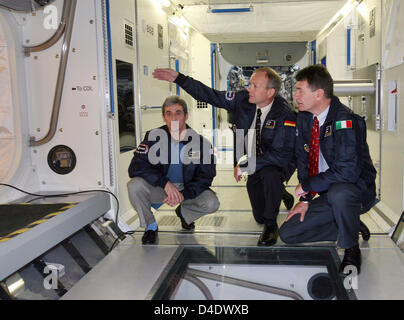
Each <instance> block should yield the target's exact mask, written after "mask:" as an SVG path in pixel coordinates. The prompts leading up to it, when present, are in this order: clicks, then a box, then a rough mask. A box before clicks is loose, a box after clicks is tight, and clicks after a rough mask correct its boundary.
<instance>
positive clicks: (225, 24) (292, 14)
mask: <svg viewBox="0 0 404 320" xmlns="http://www.w3.org/2000/svg"><path fill="white" fill-rule="evenodd" d="M171 2H172V3H174V4H176V5H178V6H179V7H181V8H182V9H180V11H181V12H182V14H183V16H184V17H185V18H186V19H187V21H188V22H189V23H190V24H191V25H192V27H194V28H195V29H196V30H198V31H199V32H200V33H202V34H203V35H205V36H206V37H207V38H208V39H209V40H210V41H212V42H227V43H228V42H271V41H275V42H278V41H287V42H289V41H311V40H314V38H315V36H316V34H317V33H318V32H319V31H320V30H321V29H322V28H323V27H324V26H325V25H326V24H327V23H328V22H329V21H330V20H331V19H332V17H333V16H334V15H335V14H336V13H337V11H338V10H339V9H341V8H342V7H343V5H344V4H345V3H346V2H347V1H346V0H317V1H316V0H314V1H303V0H300V1H299V0H295V1H290V0H283V1H282V0H267V1H247V0H237V1H229V0H205V1H197V0H171ZM250 5H251V6H252V11H251V12H241V13H211V12H210V9H235V8H246V7H249V6H250Z"/></svg>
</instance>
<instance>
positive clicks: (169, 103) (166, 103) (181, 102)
mask: <svg viewBox="0 0 404 320" xmlns="http://www.w3.org/2000/svg"><path fill="white" fill-rule="evenodd" d="M175 104H179V105H180V106H182V110H184V114H187V113H188V106H187V103H186V102H185V100H184V99H181V98H180V97H179V96H171V97H167V98H166V99H165V100H164V102H163V108H162V110H163V115H164V109H165V107H170V106H173V105H175Z"/></svg>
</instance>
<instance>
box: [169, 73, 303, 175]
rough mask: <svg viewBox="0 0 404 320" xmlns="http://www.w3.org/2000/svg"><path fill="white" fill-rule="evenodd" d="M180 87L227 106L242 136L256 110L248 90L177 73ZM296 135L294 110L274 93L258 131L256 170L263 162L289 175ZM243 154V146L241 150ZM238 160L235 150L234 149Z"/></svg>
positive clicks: (235, 127)
mask: <svg viewBox="0 0 404 320" xmlns="http://www.w3.org/2000/svg"><path fill="white" fill-rule="evenodd" d="M175 83H177V84H178V85H179V86H181V88H183V89H184V90H185V91H186V92H188V93H189V94H190V95H191V96H192V97H193V98H194V99H196V100H199V101H204V102H207V103H209V104H211V105H213V106H216V107H219V108H223V109H226V110H227V111H229V112H231V113H232V114H233V118H234V125H233V130H234V131H235V130H236V129H242V130H244V137H245V136H246V135H247V133H248V129H250V128H251V124H252V122H253V121H254V117H255V113H256V105H255V104H253V103H250V102H249V101H248V100H249V93H248V91H247V90H241V91H237V92H226V91H218V90H215V89H212V88H210V87H208V86H206V85H204V84H203V83H201V82H200V81H197V80H195V79H193V78H191V77H188V76H185V75H183V74H181V73H179V75H178V77H177V79H175ZM295 138H296V113H295V112H294V111H293V110H292V109H291V107H290V106H289V104H288V103H287V101H286V100H285V99H283V98H282V97H281V96H276V97H275V99H274V102H273V104H272V107H271V110H270V112H269V113H268V115H267V117H266V119H265V120H263V127H262V131H261V149H262V151H263V153H262V154H261V155H257V158H256V169H255V172H257V171H259V170H260V169H262V168H263V167H264V166H270V165H271V166H276V167H279V168H281V169H282V170H283V171H284V174H285V175H286V176H289V175H290V173H289V171H291V170H290V168H291V167H293V169H292V173H293V171H294V144H295ZM243 151H244V153H243V154H245V150H243ZM234 154H235V161H234V164H235V165H236V164H237V161H238V160H239V158H240V157H241V156H242V155H243V154H241V155H240V156H238V152H236V150H235V151H234Z"/></svg>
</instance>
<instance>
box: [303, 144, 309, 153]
mask: <svg viewBox="0 0 404 320" xmlns="http://www.w3.org/2000/svg"><path fill="white" fill-rule="evenodd" d="M304 151H306V152H310V147H309V145H308V144H305V145H304Z"/></svg>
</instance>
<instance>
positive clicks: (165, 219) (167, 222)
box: [158, 215, 224, 227]
mask: <svg viewBox="0 0 404 320" xmlns="http://www.w3.org/2000/svg"><path fill="white" fill-rule="evenodd" d="M223 223H224V217H216V216H204V217H202V218H200V219H198V220H197V221H196V222H195V224H196V226H197V227H221V226H222V225H223ZM158 225H159V226H166V227H181V221H180V219H179V218H178V217H177V216H173V215H164V216H162V217H161V218H160V219H159V221H158Z"/></svg>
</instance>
